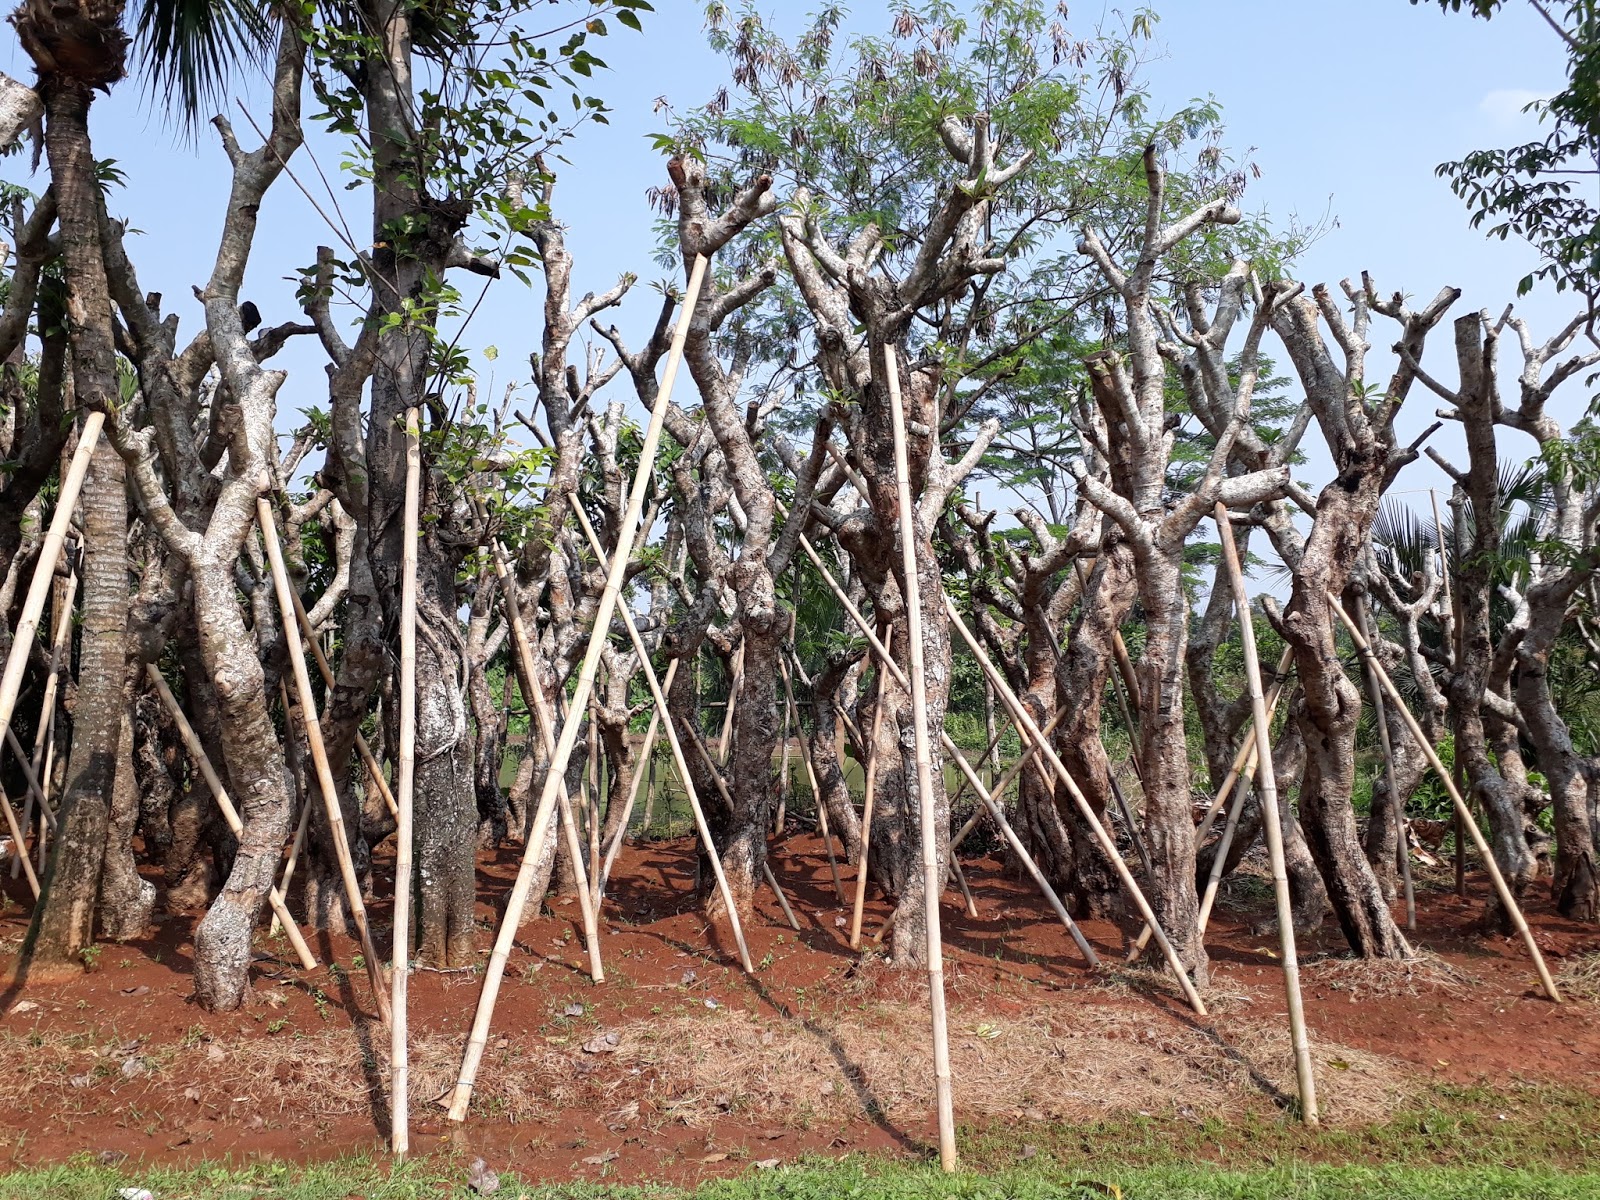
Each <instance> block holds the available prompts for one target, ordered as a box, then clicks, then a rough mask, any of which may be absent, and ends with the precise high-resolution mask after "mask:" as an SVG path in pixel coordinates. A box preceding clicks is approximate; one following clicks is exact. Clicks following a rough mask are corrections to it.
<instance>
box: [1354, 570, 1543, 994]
mask: <svg viewBox="0 0 1600 1200" xmlns="http://www.w3.org/2000/svg"><path fill="white" fill-rule="evenodd" d="M1328 603H1329V604H1330V605H1332V606H1333V611H1334V613H1335V614H1337V616H1338V618H1339V620H1340V621H1342V622H1344V627H1345V629H1346V630H1348V631H1349V633H1350V640H1351V641H1352V642H1354V643H1355V645H1356V650H1357V651H1358V652H1360V653H1361V654H1363V655H1365V656H1366V657H1367V659H1368V661H1369V662H1371V664H1372V668H1373V670H1374V672H1376V674H1377V676H1378V681H1379V682H1380V683H1382V684H1383V690H1384V691H1385V692H1387V693H1388V694H1389V700H1390V702H1391V703H1392V704H1393V705H1394V706H1395V711H1396V712H1398V713H1399V714H1400V719H1401V720H1402V721H1403V722H1405V726H1406V728H1407V729H1408V730H1409V731H1410V732H1411V736H1412V737H1414V738H1415V739H1416V740H1417V747H1418V748H1419V749H1420V750H1421V751H1422V754H1423V757H1424V758H1426V759H1427V760H1428V765H1429V766H1430V767H1432V768H1433V769H1434V771H1435V772H1436V773H1437V774H1438V776H1439V779H1440V781H1441V782H1442V783H1443V784H1444V786H1445V790H1446V791H1447V792H1449V793H1450V801H1451V803H1452V804H1454V805H1455V810H1456V812H1457V813H1458V814H1459V815H1460V816H1461V817H1462V824H1464V825H1465V826H1466V827H1467V828H1468V830H1470V831H1471V834H1472V841H1473V844H1474V845H1476V846H1477V849H1478V853H1479V855H1481V856H1482V858H1483V865H1484V868H1485V870H1487V871H1488V872H1489V878H1490V880H1491V881H1492V882H1493V883H1494V890H1495V892H1496V894H1497V895H1498V896H1499V897H1500V903H1501V904H1503V905H1505V909H1506V911H1507V912H1508V913H1510V914H1511V921H1512V924H1514V925H1515V926H1516V928H1517V932H1518V933H1520V934H1521V935H1522V941H1523V944H1524V945H1526V946H1527V947H1528V955H1529V957H1531V958H1532V959H1533V965H1534V969H1535V970H1537V971H1538V973H1539V982H1540V984H1541V985H1542V986H1543V987H1544V992H1545V995H1547V996H1549V997H1550V999H1551V1000H1553V1001H1555V1002H1556V1003H1557V1004H1560V1003H1561V993H1560V992H1559V991H1557V990H1556V981H1555V980H1554V979H1552V978H1551V977H1550V968H1549V967H1547V966H1545V961H1544V955H1543V954H1541V953H1540V952H1539V944H1538V943H1537V942H1535V941H1534V940H1533V931H1532V930H1531V929H1529V928H1528V922H1527V920H1526V919H1525V918H1524V917H1523V915H1522V909H1521V908H1520V907H1519V906H1518V904H1517V898H1516V897H1515V896H1513V895H1512V894H1511V889H1510V888H1509V887H1507V886H1506V878H1505V876H1504V875H1502V874H1501V873H1500V865H1499V864H1498V863H1496V862H1495V860H1494V853H1493V852H1492V851H1491V850H1490V849H1489V844H1488V843H1487V842H1485V841H1484V840H1483V832H1482V831H1481V830H1480V829H1479V828H1478V822H1477V821H1475V820H1473V819H1472V814H1471V812H1469V811H1468V809H1467V802H1466V801H1465V800H1463V799H1462V798H1461V792H1460V791H1459V790H1458V789H1457V787H1456V785H1455V781H1454V780H1453V779H1451V778H1450V773H1449V772H1448V771H1447V770H1445V766H1444V763H1442V762H1441V761H1440V760H1439V755H1438V753H1437V752H1436V751H1435V750H1434V748H1433V746H1432V744H1431V743H1430V742H1429V741H1428V739H1427V737H1426V736H1425V735H1424V734H1423V732H1422V726H1421V725H1419V724H1417V719H1416V718H1415V717H1414V716H1412V715H1411V710H1410V709H1409V708H1407V707H1406V705H1405V701H1403V700H1402V699H1401V698H1400V692H1399V690H1398V689H1396V687H1395V686H1394V680H1392V679H1390V678H1389V673H1388V672H1387V671H1385V670H1384V669H1383V664H1382V663H1380V662H1379V661H1378V660H1377V658H1376V656H1375V655H1373V653H1372V648H1371V646H1369V645H1368V644H1367V640H1366V638H1364V637H1362V636H1361V631H1360V630H1359V629H1357V628H1356V627H1355V623H1354V622H1353V621H1351V620H1350V617H1349V615H1348V614H1347V613H1346V612H1345V611H1344V609H1343V608H1342V607H1341V606H1340V604H1339V601H1338V600H1336V599H1335V598H1334V597H1332V596H1329V597H1328Z"/></svg>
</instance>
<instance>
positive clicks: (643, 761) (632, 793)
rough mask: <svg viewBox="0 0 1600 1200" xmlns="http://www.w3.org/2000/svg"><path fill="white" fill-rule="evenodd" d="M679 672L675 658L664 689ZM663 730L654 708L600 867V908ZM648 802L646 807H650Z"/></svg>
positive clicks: (663, 685)
mask: <svg viewBox="0 0 1600 1200" xmlns="http://www.w3.org/2000/svg"><path fill="white" fill-rule="evenodd" d="M677 673H678V660H677V659H673V660H672V661H671V662H669V663H668V664H667V677H666V679H664V680H662V683H661V688H662V690H663V691H666V692H670V691H671V690H672V677H673V676H674V675H676V674H677ZM660 730H661V710H660V709H659V708H657V709H653V710H652V711H651V713H650V725H649V728H647V729H646V730H645V732H644V749H643V751H642V752H641V753H640V755H639V766H638V768H637V769H636V770H635V771H634V773H633V786H632V787H631V788H629V789H628V800H627V803H626V804H624V805H623V806H622V820H621V821H620V822H618V824H617V835H616V836H615V837H614V838H612V839H611V845H610V847H608V848H607V850H606V860H605V862H604V864H602V866H601V868H600V890H599V894H598V896H597V897H596V900H595V908H596V909H597V910H598V909H599V908H600V906H601V904H603V903H604V902H605V898H606V883H607V882H608V881H609V880H610V878H611V866H612V864H613V863H615V862H616V861H617V852H618V851H620V850H621V849H622V840H623V838H625V837H626V836H627V833H628V820H629V818H631V817H632V816H633V809H634V803H635V801H637V800H638V799H639V787H640V785H641V784H643V783H644V780H645V775H646V765H647V764H648V766H649V767H650V768H651V769H653V768H654V767H655V751H656V735H657V734H658V733H659V732H660ZM648 807H649V806H648V804H647V805H646V808H647V809H648Z"/></svg>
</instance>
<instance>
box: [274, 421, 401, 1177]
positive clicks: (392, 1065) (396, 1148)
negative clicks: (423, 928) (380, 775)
mask: <svg viewBox="0 0 1600 1200" xmlns="http://www.w3.org/2000/svg"><path fill="white" fill-rule="evenodd" d="M419 424H420V422H419V415H418V412H417V409H416V408H415V407H414V406H413V407H411V408H408V409H406V500H405V517H404V522H405V524H404V531H403V533H402V534H401V550H400V737H399V746H398V754H397V755H396V758H395V788H396V790H397V791H398V792H399V795H398V796H396V797H395V801H396V803H395V833H394V846H395V849H394V938H393V943H394V945H393V960H394V961H393V966H392V973H391V975H390V977H389V978H390V983H391V985H392V986H393V988H394V992H393V995H392V996H391V997H390V1007H391V1008H392V1009H393V1011H394V1020H393V1021H392V1022H390V1025H389V1149H390V1150H391V1151H392V1152H393V1153H394V1156H395V1157H396V1158H404V1157H405V1155H406V1152H407V1151H408V1150H410V1148H411V1098H410V1079H411V1059H410V1049H409V1046H408V1044H407V1041H406V1033H407V1025H408V1021H407V1012H406V1005H407V999H408V997H407V995H406V984H407V980H408V977H409V976H410V974H411V869H412V868H411V841H412V836H413V833H412V822H413V820H414V813H415V802H416V801H415V797H416V785H417V535H418V530H417V526H418V524H419V522H420V517H421V506H422V498H421V492H422V449H421V445H420V442H419V439H420V437H421V432H420V428H419ZM295 611H296V612H300V611H301V609H300V604H299V598H298V597H296V603H295ZM307 640H308V641H310V643H311V646H312V653H313V654H315V655H316V659H317V663H318V664H319V665H321V664H323V662H324V660H323V657H322V651H321V650H320V649H319V648H318V647H317V639H316V638H315V637H314V636H312V635H311V632H310V631H309V630H307ZM326 678H327V675H326V673H325V674H324V679H326Z"/></svg>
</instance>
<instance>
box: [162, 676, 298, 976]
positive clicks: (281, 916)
mask: <svg viewBox="0 0 1600 1200" xmlns="http://www.w3.org/2000/svg"><path fill="white" fill-rule="evenodd" d="M144 671H145V675H146V676H147V677H148V678H149V680H150V683H151V684H152V685H153V686H154V687H155V690H156V695H157V696H159V697H160V698H161V703H162V704H163V705H164V706H165V707H166V710H167V713H168V715H169V716H171V717H172V723H173V724H174V725H176V726H177V727H178V737H179V738H181V739H182V741H183V745H184V748H185V749H186V750H188V751H189V757H190V758H191V759H193V760H194V765H195V768H196V769H197V770H198V771H199V772H200V777H201V778H202V779H204V780H205V781H206V786H207V787H208V788H210V789H211V795H212V796H213V797H214V798H215V799H216V801H217V808H218V809H220V810H221V812H222V819H223V820H224V821H226V822H227V823H228V829H229V831H230V832H232V834H233V836H234V837H240V836H242V835H243V833H244V822H243V821H242V820H241V819H240V817H239V810H238V809H237V808H235V807H234V805H233V800H232V799H231V798H229V796H228V790H227V788H225V787H224V786H223V785H222V780H221V778H220V777H219V776H218V775H217V772H216V768H214V767H213V766H212V765H211V759H210V758H209V757H208V756H207V755H206V748H205V746H204V745H202V744H201V742H200V737H199V735H198V734H196V733H195V731H194V726H192V725H190V724H189V718H188V717H187V716H185V715H184V712H183V709H182V707H181V706H180V705H179V704H178V698H177V697H176V696H174V695H173V694H172V689H171V688H169V687H168V686H167V681H166V680H165V679H163V678H162V676H161V672H160V671H159V670H158V669H157V668H156V665H155V664H154V663H146V664H145V668H144ZM267 903H268V904H269V905H271V906H272V911H273V913H274V914H275V915H276V916H277V918H278V920H279V921H280V922H282V924H283V931H284V933H286V934H287V935H288V937H289V944H290V945H291V946H293V947H294V952H295V954H296V955H297V956H298V957H299V959H300V965H301V966H302V967H304V968H305V969H306V970H308V971H315V970H316V969H317V959H316V956H315V955H313V954H312V953H311V947H309V946H307V945H306V940H305V938H304V937H302V936H301V934H300V928H299V926H297V925H296V924H295V923H294V917H292V916H291V915H290V914H289V906H288V905H287V904H285V903H284V901H283V892H282V891H281V890H280V889H278V888H277V887H271V888H268V889H267Z"/></svg>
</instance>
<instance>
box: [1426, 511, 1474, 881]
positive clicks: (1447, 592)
mask: <svg viewBox="0 0 1600 1200" xmlns="http://www.w3.org/2000/svg"><path fill="white" fill-rule="evenodd" d="M1428 503H1429V504H1430V505H1431V506H1432V507H1433V537H1434V541H1436V542H1438V543H1439V581H1440V582H1441V583H1442V584H1443V585H1444V606H1445V609H1446V611H1448V612H1449V613H1450V629H1451V632H1452V634H1454V636H1455V638H1456V642H1455V645H1454V646H1453V647H1452V648H1451V653H1452V656H1453V657H1452V659H1451V661H1452V663H1459V662H1460V661H1461V640H1460V639H1461V620H1460V615H1459V614H1458V613H1457V612H1456V601H1455V596H1454V594H1453V593H1452V591H1451V589H1450V556H1449V555H1448V554H1446V553H1445V549H1444V521H1443V520H1441V519H1440V517H1439V497H1438V494H1437V493H1435V492H1434V490H1433V489H1432V488H1429V489H1428ZM1455 783H1456V790H1458V791H1459V790H1461V789H1462V788H1464V787H1465V786H1466V772H1465V771H1463V770H1462V767H1461V760H1460V759H1459V758H1457V759H1456V763H1455ZM1450 818H1451V821H1452V822H1453V825H1452V830H1453V832H1454V834H1455V843H1456V847H1455V849H1456V853H1455V866H1456V895H1458V896H1463V897H1464V896H1465V895H1466V894H1467V839H1466V837H1465V836H1464V835H1465V834H1466V830H1465V829H1464V828H1463V827H1462V821H1461V814H1460V813H1459V812H1456V811H1454V810H1452V812H1451V814H1450ZM1467 819H1468V820H1473V821H1475V820H1476V819H1475V818H1474V817H1473V816H1472V814H1471V812H1470V811H1469V812H1468V813H1467Z"/></svg>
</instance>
